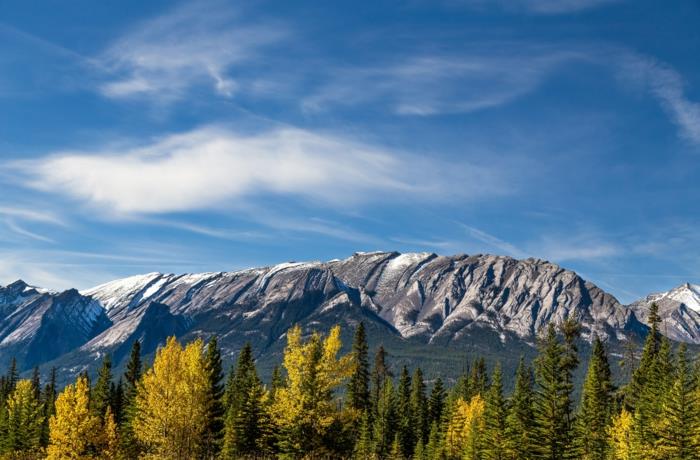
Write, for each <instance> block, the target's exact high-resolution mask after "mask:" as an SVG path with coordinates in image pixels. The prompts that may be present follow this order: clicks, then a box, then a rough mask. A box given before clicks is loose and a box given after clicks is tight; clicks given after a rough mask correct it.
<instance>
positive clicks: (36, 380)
mask: <svg viewBox="0 0 700 460" xmlns="http://www.w3.org/2000/svg"><path fill="white" fill-rule="evenodd" d="M31 382H32V389H33V390H34V399H36V400H37V401H40V400H41V373H40V372H39V366H35V367H34V370H33V371H32V380H31Z"/></svg>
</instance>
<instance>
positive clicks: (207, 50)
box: [0, 0, 700, 301]
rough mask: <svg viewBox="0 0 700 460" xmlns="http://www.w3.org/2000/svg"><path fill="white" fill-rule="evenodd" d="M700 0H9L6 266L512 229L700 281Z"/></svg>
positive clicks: (60, 276)
mask: <svg viewBox="0 0 700 460" xmlns="http://www.w3.org/2000/svg"><path fill="white" fill-rule="evenodd" d="M698 24H700V4H698V2H696V1H694V0H688V1H685V2H673V1H671V2H658V1H643V0H640V1H637V0H635V1H631V0H628V1H625V0H556V1H555V0H444V1H427V0H425V1H424V0H407V1H403V2H401V1H398V2H397V1H382V0H379V1H374V2H366V4H358V3H357V2H344V1H338V2H266V1H253V2H226V1H218V0H213V1H208V0H205V1H198V2H175V3H172V2H162V1H154V2H136V1H122V2H94V1H88V0H76V1H71V2H59V1H48V0H47V1H43V2H25V1H14V0H3V1H2V3H0V283H3V284H4V283H7V282H10V281H12V280H14V279H17V278H23V279H25V280H26V281H28V282H31V283H34V284H37V285H42V286H46V287H50V288H66V287H70V286H76V287H79V288H84V287H88V286H91V285H94V284H97V283H100V282H103V281H106V280H109V279H112V278H115V277H119V276H124V275H129V274H134V273H142V272H150V271H162V272H175V273H178V272H184V271H215V270H234V269H239V268H244V267H249V266H257V265H266V264H272V263H277V262H283V261H289V260H326V259H332V258H343V257H347V256H349V255H350V254H352V253H353V252H355V251H369V250H398V251H433V252H437V253H441V254H454V253H462V252H465V253H469V254H473V253H496V254H506V255H512V256H514V257H518V258H524V257H530V256H534V257H539V258H543V259H548V260H551V261H554V262H557V263H559V264H560V265H562V266H563V267H566V268H570V269H574V270H576V271H577V272H579V273H580V274H582V275H583V276H584V277H586V278H587V279H590V280H592V281H594V282H596V283H597V284H598V285H600V286H601V287H602V288H604V289H606V290H608V291H609V292H611V293H613V294H614V295H616V296H617V297H618V298H619V299H620V300H622V301H631V300H633V299H635V298H637V297H639V296H642V295H645V294H647V293H649V292H651V291H658V290H666V289H669V288H671V287H674V286H676V285H678V284H680V283H682V282H686V281H687V282H700V225H699V224H700V213H699V212H698V202H700V182H699V181H698V177H700V60H699V59H698V56H699V55H700V27H698Z"/></svg>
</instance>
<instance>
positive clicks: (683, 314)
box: [629, 283, 700, 343]
mask: <svg viewBox="0 0 700 460" xmlns="http://www.w3.org/2000/svg"><path fill="white" fill-rule="evenodd" d="M652 303H656V304H657V305H658V306H659V316H660V317H661V320H662V325H661V329H662V332H663V333H664V334H665V335H667V336H668V337H669V338H671V339H673V340H677V341H680V342H689V343H700V286H698V285H693V284H689V283H685V284H682V285H680V286H678V287H677V288H674V289H671V290H670V291H667V292H660V293H656V294H650V295H648V296H647V297H645V298H644V299H640V300H638V301H636V302H634V303H633V304H631V305H630V306H629V308H630V310H632V311H633V312H634V313H635V315H637V317H638V318H640V320H642V321H643V322H644V323H645V324H646V322H647V312H648V311H649V307H650V306H651V304H652Z"/></svg>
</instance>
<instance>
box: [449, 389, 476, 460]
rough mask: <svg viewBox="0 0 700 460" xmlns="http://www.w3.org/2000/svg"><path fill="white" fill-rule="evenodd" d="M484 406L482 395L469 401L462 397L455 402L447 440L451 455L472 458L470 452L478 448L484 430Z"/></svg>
mask: <svg viewBox="0 0 700 460" xmlns="http://www.w3.org/2000/svg"><path fill="white" fill-rule="evenodd" d="M484 407H485V404H484V400H483V398H482V397H481V395H476V396H474V397H473V398H472V399H471V400H470V401H469V402H466V401H465V400H464V399H462V398H459V399H458V400H457V401H456V402H455V405H454V409H453V410H452V415H451V417H450V421H449V424H448V425H447V437H446V440H445V441H446V442H445V448H446V450H447V453H448V454H449V455H451V456H460V457H461V456H464V458H471V456H470V454H471V453H472V452H476V451H477V450H478V444H479V436H480V435H481V434H482V433H483V431H484Z"/></svg>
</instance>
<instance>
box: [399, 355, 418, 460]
mask: <svg viewBox="0 0 700 460" xmlns="http://www.w3.org/2000/svg"><path fill="white" fill-rule="evenodd" d="M397 410H398V422H399V426H398V433H397V434H398V440H399V446H400V447H401V453H402V455H403V456H404V457H406V458H409V457H411V455H413V449H414V447H415V445H416V437H415V431H414V415H413V408H412V405H411V376H410V375H409V373H408V368H407V367H406V366H403V368H402V369H401V374H400V376H399V388H398V405H397Z"/></svg>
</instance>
